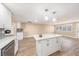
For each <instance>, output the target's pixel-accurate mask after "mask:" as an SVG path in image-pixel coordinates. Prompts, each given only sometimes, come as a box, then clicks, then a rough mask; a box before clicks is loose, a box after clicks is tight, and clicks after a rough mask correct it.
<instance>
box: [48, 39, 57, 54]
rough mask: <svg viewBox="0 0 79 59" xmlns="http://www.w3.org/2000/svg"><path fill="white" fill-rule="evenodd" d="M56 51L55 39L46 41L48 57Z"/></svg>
mask: <svg viewBox="0 0 79 59" xmlns="http://www.w3.org/2000/svg"><path fill="white" fill-rule="evenodd" d="M57 50H58V41H57V39H56V38H51V39H48V55H49V54H52V53H54V52H56V51H57Z"/></svg>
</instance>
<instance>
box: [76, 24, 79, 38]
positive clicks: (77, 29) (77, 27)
mask: <svg viewBox="0 0 79 59" xmlns="http://www.w3.org/2000/svg"><path fill="white" fill-rule="evenodd" d="M76 37H77V38H79V23H77V24H76Z"/></svg>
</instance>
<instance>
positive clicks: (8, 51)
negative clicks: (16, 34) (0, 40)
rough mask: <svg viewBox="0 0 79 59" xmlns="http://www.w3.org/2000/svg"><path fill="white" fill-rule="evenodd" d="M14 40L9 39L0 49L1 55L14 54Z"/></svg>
mask: <svg viewBox="0 0 79 59" xmlns="http://www.w3.org/2000/svg"><path fill="white" fill-rule="evenodd" d="M14 47H15V41H14V40H13V41H11V42H10V43H9V44H7V45H6V46H5V47H3V48H2V49H1V56H14Z"/></svg>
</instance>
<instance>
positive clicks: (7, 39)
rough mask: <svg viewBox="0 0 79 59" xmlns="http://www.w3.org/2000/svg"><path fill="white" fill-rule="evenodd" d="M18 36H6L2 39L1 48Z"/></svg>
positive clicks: (0, 41)
mask: <svg viewBox="0 0 79 59" xmlns="http://www.w3.org/2000/svg"><path fill="white" fill-rule="evenodd" d="M15 39H16V36H6V37H4V38H1V39H0V49H2V48H3V47H4V46H6V45H7V44H8V43H10V42H11V41H12V40H15Z"/></svg>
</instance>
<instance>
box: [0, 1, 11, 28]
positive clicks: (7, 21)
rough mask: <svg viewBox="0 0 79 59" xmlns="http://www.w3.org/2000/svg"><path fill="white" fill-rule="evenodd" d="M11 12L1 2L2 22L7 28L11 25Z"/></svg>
mask: <svg viewBox="0 0 79 59" xmlns="http://www.w3.org/2000/svg"><path fill="white" fill-rule="evenodd" d="M11 16H12V15H11V12H10V11H9V10H8V9H7V8H6V7H5V6H4V5H3V4H1V3H0V24H1V25H4V27H5V28H10V27H11Z"/></svg>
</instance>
